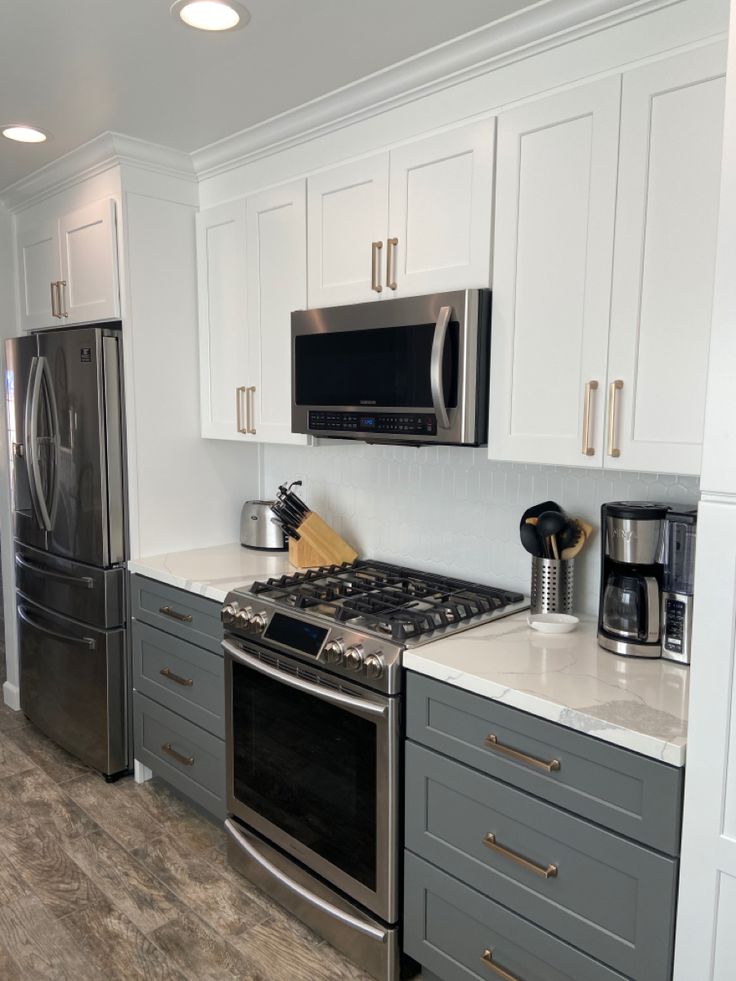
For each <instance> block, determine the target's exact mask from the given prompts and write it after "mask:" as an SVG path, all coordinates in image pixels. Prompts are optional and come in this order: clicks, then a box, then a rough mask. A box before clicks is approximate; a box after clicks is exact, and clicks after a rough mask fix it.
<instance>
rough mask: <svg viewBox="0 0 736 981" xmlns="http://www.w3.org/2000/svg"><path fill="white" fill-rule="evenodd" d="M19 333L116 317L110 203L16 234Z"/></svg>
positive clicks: (117, 302)
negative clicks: (20, 331) (20, 330)
mask: <svg viewBox="0 0 736 981" xmlns="http://www.w3.org/2000/svg"><path fill="white" fill-rule="evenodd" d="M18 272H19V278H20V284H19V285H20V301H21V302H20V319H21V327H22V328H23V330H38V329H41V328H44V327H59V326H68V325H70V324H82V323H91V322H93V321H97V320H114V319H117V318H118V317H119V316H120V290H119V281H118V259H117V229H116V224H115V202H114V201H113V200H112V199H105V200H103V201H97V202H95V203H94V204H91V205H88V206H87V207H84V208H80V209H79V210H78V211H74V212H71V213H69V214H66V215H62V216H61V217H60V218H54V219H53V220H51V221H49V222H47V223H45V224H44V225H42V226H40V227H38V228H33V229H27V230H24V229H21V231H20V232H19V234H18Z"/></svg>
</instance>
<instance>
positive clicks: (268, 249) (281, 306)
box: [246, 180, 307, 445]
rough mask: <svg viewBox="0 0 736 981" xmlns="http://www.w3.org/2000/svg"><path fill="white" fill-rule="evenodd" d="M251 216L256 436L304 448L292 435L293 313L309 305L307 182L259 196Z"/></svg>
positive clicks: (250, 203) (251, 383)
mask: <svg viewBox="0 0 736 981" xmlns="http://www.w3.org/2000/svg"><path fill="white" fill-rule="evenodd" d="M246 215H247V218H246V223H247V236H246V243H247V244H246V253H247V269H248V274H247V301H246V302H247V307H246V310H247V314H246V319H247V325H248V327H247V329H248V338H249V339H248V347H249V351H250V359H249V364H248V382H247V385H248V388H247V396H248V400H249V401H248V410H249V412H250V413H251V415H252V418H251V426H250V428H251V433H250V437H251V439H253V440H256V441H258V442H262V443H292V444H299V445H304V444H306V441H307V438H306V436H302V435H298V434H297V435H295V434H293V433H292V432H291V312H292V310H302V309H304V307H305V306H306V302H307V242H306V237H307V214H306V187H305V182H304V181H303V180H300V181H295V182H294V183H292V184H286V185H283V186H281V187H277V188H274V189H273V190H269V191H264V192H263V193H261V194H254V195H253V196H252V197H249V198H248V199H247V204H246Z"/></svg>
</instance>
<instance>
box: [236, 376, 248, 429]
mask: <svg viewBox="0 0 736 981" xmlns="http://www.w3.org/2000/svg"><path fill="white" fill-rule="evenodd" d="M244 396H245V385H241V386H240V388H236V389H235V414H236V417H237V420H236V421H237V427H238V432H239V433H243V435H246V434H247V432H248V426H247V423H246V424H245V425H243V397H244Z"/></svg>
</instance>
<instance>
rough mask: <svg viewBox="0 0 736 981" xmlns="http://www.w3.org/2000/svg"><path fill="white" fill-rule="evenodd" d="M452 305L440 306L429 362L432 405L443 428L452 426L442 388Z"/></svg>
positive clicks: (438, 422)
mask: <svg viewBox="0 0 736 981" xmlns="http://www.w3.org/2000/svg"><path fill="white" fill-rule="evenodd" d="M451 315H452V307H440V312H439V315H438V317H437V323H436V324H435V325H434V338H433V339H432V357H431V359H430V362H429V384H430V388H431V390H432V405H433V406H434V411H435V412H436V413H437V424H438V425H439V427H440V428H441V429H449V428H450V418H449V416H448V415H447V406H446V405H445V393H444V392H443V390H442V368H443V366H444V359H445V337H446V336H447V325H448V324H449V323H450V317H451Z"/></svg>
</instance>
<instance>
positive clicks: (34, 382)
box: [24, 356, 48, 531]
mask: <svg viewBox="0 0 736 981" xmlns="http://www.w3.org/2000/svg"><path fill="white" fill-rule="evenodd" d="M38 367H39V366H38V357H36V356H34V357H33V358H32V359H31V369H30V371H29V372H28V388H27V390H26V405H25V422H24V429H25V434H24V435H25V449H26V452H25V458H26V466H27V470H28V487H29V490H30V492H31V505H32V506H33V514H34V516H35V518H36V522H37V524H38V527H39V528H41V530H42V531H48V528H47V526H46V524H45V523H44V520H43V513H42V511H41V504H40V501H39V497H38V485H37V483H36V472H37V470H38V457H37V453H36V450H37V447H36V435H35V427H36V420H37V415H38V406H37V395H38V389H39V388H40V387H41V378H40V373H39V370H38Z"/></svg>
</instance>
